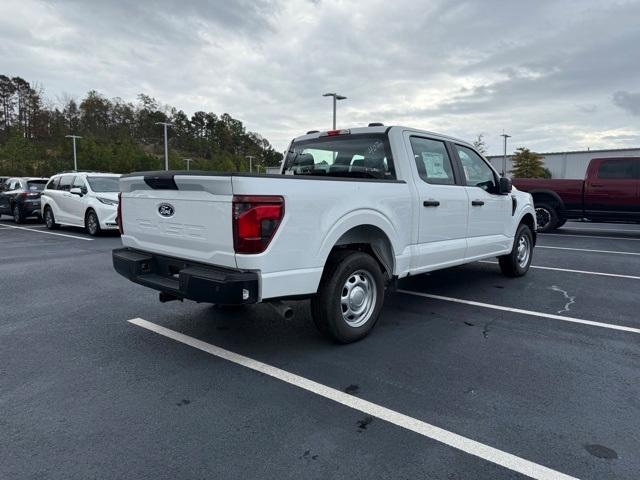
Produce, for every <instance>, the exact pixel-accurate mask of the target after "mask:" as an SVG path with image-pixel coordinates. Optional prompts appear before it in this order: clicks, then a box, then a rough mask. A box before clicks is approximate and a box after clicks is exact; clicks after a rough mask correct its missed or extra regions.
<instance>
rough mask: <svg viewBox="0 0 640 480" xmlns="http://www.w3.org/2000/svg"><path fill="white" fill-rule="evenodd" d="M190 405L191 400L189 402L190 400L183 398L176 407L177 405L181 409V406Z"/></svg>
mask: <svg viewBox="0 0 640 480" xmlns="http://www.w3.org/2000/svg"><path fill="white" fill-rule="evenodd" d="M190 403H191V400H188V399H186V398H183V399H182V401H180V402H178V403H176V405H177V406H178V407H181V406H183V405H189V404H190Z"/></svg>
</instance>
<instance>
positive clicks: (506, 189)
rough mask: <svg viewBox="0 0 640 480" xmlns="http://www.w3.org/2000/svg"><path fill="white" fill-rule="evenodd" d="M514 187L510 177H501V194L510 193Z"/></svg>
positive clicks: (499, 181)
mask: <svg viewBox="0 0 640 480" xmlns="http://www.w3.org/2000/svg"><path fill="white" fill-rule="evenodd" d="M512 187H513V185H512V183H511V179H510V178H507V177H500V180H498V193H499V194H500V195H508V194H509V193H511V189H512Z"/></svg>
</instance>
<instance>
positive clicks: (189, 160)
mask: <svg viewBox="0 0 640 480" xmlns="http://www.w3.org/2000/svg"><path fill="white" fill-rule="evenodd" d="M183 160H184V161H185V162H187V172H188V171H189V170H191V169H190V168H189V167H190V165H191V162H193V158H183Z"/></svg>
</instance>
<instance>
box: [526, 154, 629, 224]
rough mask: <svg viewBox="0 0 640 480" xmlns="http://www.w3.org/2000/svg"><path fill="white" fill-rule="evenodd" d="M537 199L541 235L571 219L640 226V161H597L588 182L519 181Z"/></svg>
mask: <svg viewBox="0 0 640 480" xmlns="http://www.w3.org/2000/svg"><path fill="white" fill-rule="evenodd" d="M513 183H514V185H515V186H516V187H517V188H518V189H520V190H524V191H525V192H529V193H530V194H531V195H532V196H533V201H534V203H535V208H536V216H537V222H538V231H539V232H549V231H551V230H554V229H556V228H559V227H561V226H562V225H564V223H565V222H566V221H567V220H570V219H588V220H591V221H600V222H610V221H614V222H640V157H620V158H594V159H592V160H591V161H590V162H589V166H588V168H587V173H586V176H585V179H584V180H561V179H557V180H553V179H550V180H546V179H541V178H516V179H514V180H513Z"/></svg>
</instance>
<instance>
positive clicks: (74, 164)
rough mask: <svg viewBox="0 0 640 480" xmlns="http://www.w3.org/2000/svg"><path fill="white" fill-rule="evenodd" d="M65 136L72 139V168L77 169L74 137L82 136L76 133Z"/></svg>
mask: <svg viewBox="0 0 640 480" xmlns="http://www.w3.org/2000/svg"><path fill="white" fill-rule="evenodd" d="M65 137H66V138H71V139H73V170H74V171H76V172H77V171H78V157H77V156H76V138H82V137H80V136H78V135H65Z"/></svg>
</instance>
